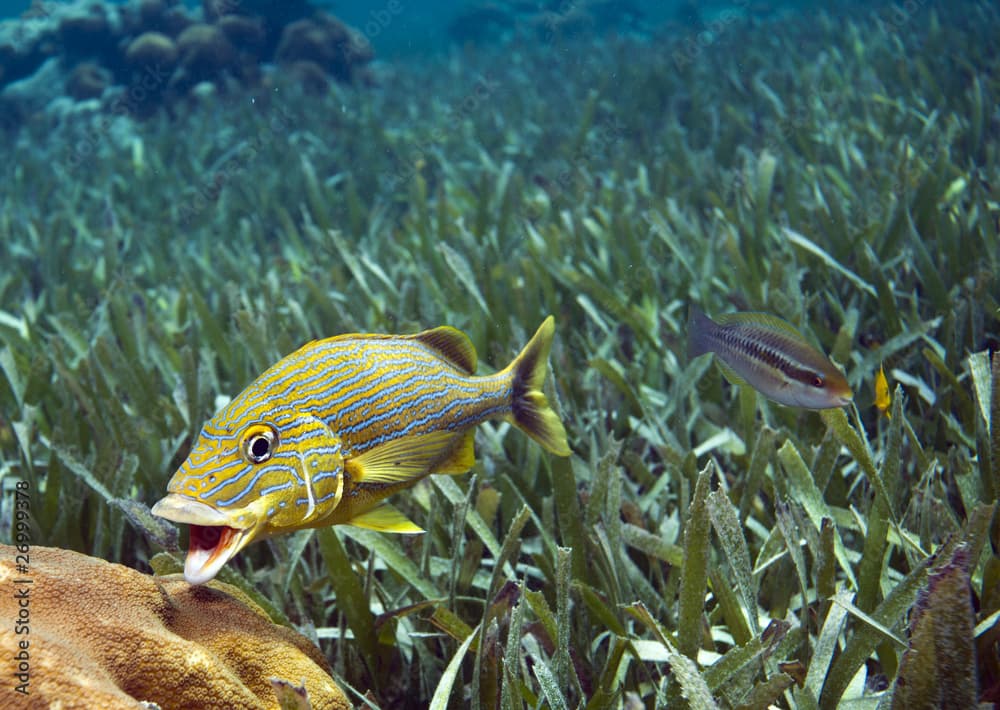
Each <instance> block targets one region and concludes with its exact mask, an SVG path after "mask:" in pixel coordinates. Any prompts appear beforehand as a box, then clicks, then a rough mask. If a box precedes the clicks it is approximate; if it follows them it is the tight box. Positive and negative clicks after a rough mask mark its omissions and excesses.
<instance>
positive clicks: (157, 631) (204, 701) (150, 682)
mask: <svg viewBox="0 0 1000 710" xmlns="http://www.w3.org/2000/svg"><path fill="white" fill-rule="evenodd" d="M14 560H15V549H14V548H12V547H7V546H0V580H3V581H4V583H5V586H7V587H8V588H9V587H11V586H12V585H15V586H16V584H17V583H16V582H15V580H16V579H19V578H21V577H29V578H30V579H31V586H30V588H29V591H28V592H27V593H28V594H29V599H30V606H29V607H27V609H28V611H27V613H28V614H29V621H28V624H29V626H28V628H30V634H20V635H18V634H15V633H14V628H13V626H11V625H5V626H4V628H3V629H2V630H0V649H2V653H3V655H4V656H5V657H7V658H13V657H15V656H16V655H17V654H18V653H20V652H22V651H24V652H25V655H26V659H22V660H25V663H26V667H29V668H30V673H26V675H28V676H30V677H29V678H28V680H27V682H28V683H29V684H30V686H29V687H30V694H29V695H27V696H24V695H20V694H18V693H10V696H11V697H10V703H11V704H5V707H11V708H14V707H40V706H41V707H46V706H48V707H55V706H58V705H62V706H66V707H70V706H72V707H95V708H96V707H100V708H107V709H113V708H135V707H137V706H138V703H139V702H142V701H144V702H146V703H155V704H156V705H157V706H159V707H161V708H179V707H197V708H233V707H240V708H267V707H278V701H277V699H276V696H275V690H274V688H273V687H272V682H271V679H272V678H275V677H276V678H280V679H283V680H287V681H290V682H292V683H295V684H302V685H304V686H305V689H306V692H307V693H308V699H309V701H310V703H311V704H312V707H314V708H329V709H330V710H335V709H340V708H348V707H350V703H349V702H348V701H347V698H346V697H345V696H344V694H343V692H342V691H341V690H340V688H338V687H337V685H336V684H335V683H334V682H333V679H332V678H331V677H330V673H329V668H328V666H327V663H326V660H325V659H324V658H323V655H322V654H321V653H320V651H319V649H317V648H316V647H315V646H313V645H312V644H311V643H310V642H309V641H308V640H306V639H305V638H304V637H303V636H301V635H299V634H297V633H295V632H294V631H292V630H291V629H288V628H286V627H283V626H278V625H276V624H273V623H272V622H271V620H270V619H269V618H268V617H267V616H266V615H265V613H264V612H263V611H262V610H261V609H260V608H259V607H257V606H256V605H255V604H254V603H253V602H252V601H250V600H249V599H248V598H247V597H246V596H245V595H243V594H242V593H241V592H240V591H239V590H237V589H235V588H234V587H230V586H228V585H225V584H218V583H213V584H212V585H211V586H209V587H192V586H191V585H189V584H187V583H186V582H185V581H184V580H183V579H182V578H181V577H180V576H176V577H175V576H173V575H171V576H169V577H163V578H160V577H152V576H149V575H145V574H141V573H139V572H137V571H135V570H133V569H130V568H128V567H124V566H122V565H117V564H111V563H108V562H105V561H104V560H99V559H96V558H93V557H87V556H85V555H81V554H79V553H77V552H70V551H68V550H61V549H58V548H48V547H33V548H31V553H30V567H29V569H30V575H24V574H23V573H18V572H16V571H15V565H14ZM20 586H24V585H23V584H21V585H20ZM19 588H20V587H19ZM23 608H24V607H23V606H22V607H19V606H18V601H17V600H16V599H15V597H14V596H13V595H12V594H4V595H3V597H2V599H0V615H2V616H3V618H5V619H18V618H19V616H18V615H19V613H24V612H22V611H21V609H23ZM22 628H23V625H22ZM22 641H27V642H28V645H27V647H25V646H23V645H19V644H20V642H22ZM18 701H22V704H20V705H19V704H18Z"/></svg>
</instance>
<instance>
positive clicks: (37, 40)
mask: <svg viewBox="0 0 1000 710" xmlns="http://www.w3.org/2000/svg"><path fill="white" fill-rule="evenodd" d="M50 58H57V59H58V60H59V67H60V69H61V70H62V71H63V72H64V73H63V74H62V76H61V77H60V79H59V81H58V84H59V85H60V86H64V87H65V92H64V93H65V95H68V96H70V97H72V98H74V99H77V100H86V99H94V98H99V97H103V99H104V101H105V107H106V108H110V107H112V106H114V102H115V98H116V96H117V95H121V94H126V95H128V94H130V92H136V90H137V89H136V87H139V86H141V87H142V92H141V93H142V97H143V98H142V99H141V100H133V101H132V102H131V104H132V105H133V107H132V110H131V111H130V112H131V113H132V114H133V115H136V116H145V115H149V114H150V113H152V112H153V110H155V109H156V108H157V107H158V106H159V105H161V104H163V103H169V102H171V101H175V100H178V99H181V98H183V97H184V96H186V95H187V94H188V93H189V92H192V91H193V90H194V89H195V87H197V86H198V85H199V84H201V83H203V82H211V83H212V84H214V85H216V86H218V87H227V86H230V85H233V84H236V85H242V86H245V87H249V88H253V87H256V86H258V85H259V84H260V82H261V80H262V78H263V77H264V76H265V74H266V73H267V72H268V71H271V72H275V71H278V72H282V73H284V74H287V76H289V77H292V78H293V79H294V78H299V77H301V78H302V81H303V82H304V85H305V87H306V88H307V89H308V90H311V91H316V90H321V89H322V88H323V87H326V86H328V84H327V83H326V82H325V81H324V80H323V78H322V77H317V76H316V75H315V71H313V69H315V68H317V67H318V68H319V69H320V70H321V71H322V72H323V74H325V76H326V77H330V78H333V79H337V80H339V81H345V82H349V81H353V80H355V79H356V78H359V77H360V78H361V79H367V74H365V73H364V72H362V73H360V74H359V70H361V69H362V68H363V67H364V66H365V65H366V64H367V63H369V62H370V61H371V60H372V58H373V52H372V49H371V46H370V45H369V44H368V42H367V40H366V39H365V38H364V37H363V36H362V35H361V34H360V33H358V32H356V31H355V30H353V29H351V28H349V27H348V26H347V25H345V24H343V23H342V22H340V21H339V20H338V19H336V18H335V17H333V16H332V15H329V14H327V13H324V12H321V11H318V10H316V9H315V8H314V7H312V6H311V5H310V4H309V3H308V2H292V3H273V2H233V1H232V0H205V2H204V3H203V7H202V8H200V10H199V9H196V10H193V11H192V10H188V9H187V8H185V7H184V6H182V5H181V4H179V3H178V2H176V0H131V2H128V3H125V4H123V5H119V6H113V5H112V6H108V5H102V4H93V3H86V4H84V3H82V2H78V3H69V4H66V5H52V6H49V5H47V4H46V5H44V6H41V9H39V10H38V11H37V12H32V13H31V16H30V17H22V18H20V19H16V20H8V21H4V22H0V112H2V113H5V114H7V115H8V116H19V115H26V114H30V113H32V112H34V111H36V110H37V107H36V106H34V105H33V104H34V103H37V101H30V102H28V103H29V104H31V105H25V102H24V101H23V98H24V97H23V96H22V97H15V96H14V95H13V94H11V93H10V92H9V91H8V87H9V86H10V85H11V84H12V83H14V82H18V81H22V80H28V79H30V78H31V77H32V76H33V75H34V74H35V73H36V72H37V71H39V70H40V68H41V67H42V66H43V65H44V64H45V62H46V60H48V59H50ZM304 61H305V62H312V63H313V64H314V65H315V66H314V67H310V71H307V72H303V71H302V70H301V67H296V68H294V69H291V70H290V67H289V65H292V64H298V63H300V62H304ZM276 64H277V65H279V66H275V65H276ZM280 65H283V66H280ZM150 77H153V79H152V80H150ZM109 87H117V91H111V92H106V91H105V89H107V88H109ZM198 91H199V92H200V91H203V89H199V90H198ZM14 93H17V92H14ZM22 93H23V92H22ZM46 104H47V105H49V106H51V105H53V104H52V101H51V97H50V99H49V100H48V101H47V102H46ZM60 105H62V104H60Z"/></svg>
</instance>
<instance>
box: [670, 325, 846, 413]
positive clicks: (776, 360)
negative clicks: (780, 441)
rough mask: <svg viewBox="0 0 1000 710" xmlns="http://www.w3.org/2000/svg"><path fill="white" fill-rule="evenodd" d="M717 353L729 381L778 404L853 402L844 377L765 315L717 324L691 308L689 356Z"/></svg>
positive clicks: (788, 327)
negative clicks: (748, 387)
mask: <svg viewBox="0 0 1000 710" xmlns="http://www.w3.org/2000/svg"><path fill="white" fill-rule="evenodd" d="M709 352H710V353H714V354H715V356H716V358H717V362H718V364H719V367H720V369H721V370H722V372H723V374H724V375H725V376H726V378H727V379H728V380H729V381H730V382H732V383H734V384H737V385H745V384H749V385H750V386H751V387H753V388H754V389H755V390H757V391H758V392H760V393H761V394H763V395H764V396H765V397H767V398H769V399H773V400H774V401H775V402H778V403H779V404H785V405H788V406H789V407H804V408H806V409H829V408H831V407H843V406H845V405H847V404H849V403H850V402H851V400H852V398H853V396H854V395H853V393H852V392H851V388H850V386H849V385H848V384H847V380H846V379H845V378H844V374H843V373H842V372H841V371H840V370H838V369H837V366H836V365H834V364H833V363H832V362H830V359H829V358H828V357H826V356H825V355H823V353H821V352H819V351H818V350H816V349H815V348H814V347H813V346H811V345H810V344H809V343H808V342H806V339H805V338H804V337H803V336H802V334H801V333H799V331H797V330H796V329H795V328H793V327H792V326H791V325H790V324H789V323H787V322H785V321H783V320H782V319H780V318H777V317H775V316H772V315H768V314H766V313H730V314H728V315H725V316H722V317H720V318H719V319H718V322H716V321H713V320H712V319H711V318H709V317H708V316H706V315H705V314H704V313H703V312H702V310H701V309H700V308H698V307H697V306H694V305H692V306H691V308H690V310H689V312H688V354H689V355H690V356H691V357H697V356H699V355H704V354H705V353H709Z"/></svg>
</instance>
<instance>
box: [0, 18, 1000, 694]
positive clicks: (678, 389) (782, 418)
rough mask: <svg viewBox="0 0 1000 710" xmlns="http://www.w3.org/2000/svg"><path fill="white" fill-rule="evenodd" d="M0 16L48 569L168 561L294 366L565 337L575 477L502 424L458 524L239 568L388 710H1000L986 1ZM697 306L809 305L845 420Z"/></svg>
mask: <svg viewBox="0 0 1000 710" xmlns="http://www.w3.org/2000/svg"><path fill="white" fill-rule="evenodd" d="M0 17H2V18H3V21H2V22H0V489H2V496H0V541H2V542H9V541H13V540H14V530H15V521H16V507H15V500H16V493H17V491H18V490H20V489H19V488H18V486H19V485H21V484H23V486H24V487H25V488H26V489H28V490H30V492H31V493H30V501H31V503H30V524H31V544H32V545H34V546H39V547H41V546H52V547H59V548H64V549H67V550H74V551H78V552H81V553H85V554H87V555H91V556H94V557H97V558H102V559H105V560H109V561H112V562H116V563H121V564H124V565H127V566H129V567H131V568H134V569H137V570H139V571H141V572H145V573H150V572H155V573H156V574H158V575H170V574H175V573H177V572H179V571H180V569H181V568H182V567H183V559H184V554H185V545H186V543H185V538H186V535H187V533H186V531H184V530H182V529H178V528H175V527H174V526H172V525H170V524H168V523H167V522H166V521H163V520H161V519H159V518H155V517H153V516H151V515H150V513H149V506H150V505H152V504H153V503H154V502H155V501H156V500H158V499H159V498H160V497H162V496H163V494H164V492H165V487H166V484H167V481H168V480H169V479H170V477H171V475H172V474H173V473H174V472H175V471H176V470H177V468H178V467H179V466H180V465H181V463H182V462H183V461H184V459H185V458H186V457H187V455H188V453H189V451H190V450H191V447H192V444H193V442H194V441H195V439H196V437H197V435H198V432H199V431H200V430H201V427H202V425H203V424H204V422H205V421H206V420H207V419H208V418H209V417H211V416H212V415H213V413H215V412H216V411H217V410H218V409H219V408H220V407H221V406H223V405H224V404H225V403H226V402H228V401H229V398H231V397H233V396H235V395H237V394H238V393H239V392H240V391H241V390H242V389H243V388H244V387H246V386H247V385H248V384H249V383H250V382H252V381H253V380H254V378H255V377H256V376H257V375H258V374H259V373H261V372H262V371H263V370H264V369H265V368H267V367H268V366H270V365H271V364H273V363H274V362H276V361H277V360H279V359H280V358H281V357H283V356H284V355H286V354H288V353H290V352H292V351H293V350H295V349H296V348H298V347H299V346H301V345H302V344H304V343H306V342H308V341H310V340H312V339H316V338H321V337H326V336H331V335H336V334H340V333H352V332H362V333H363V332H375V333H413V332H417V331H419V330H422V329H425V328H431V327H434V326H438V325H442V324H448V325H452V326H454V327H456V328H458V329H459V330H461V331H463V332H464V333H466V334H467V335H468V336H469V338H470V339H471V340H472V342H473V343H474V345H475V346H476V349H477V351H478V353H479V361H480V363H481V364H480V370H479V371H480V372H481V373H483V372H491V371H493V369H496V368H501V367H503V366H504V365H506V364H507V363H508V362H510V360H511V358H512V357H513V356H514V355H515V354H516V353H517V351H518V349H519V348H520V347H521V346H522V345H523V344H524V343H525V342H527V340H528V338H529V337H530V335H531V333H533V332H534V331H535V328H537V327H538V325H539V323H541V322H542V321H543V319H544V318H545V317H546V316H548V315H550V314H552V315H554V316H555V322H556V335H555V344H554V346H553V349H552V353H551V360H550V373H551V374H550V380H549V383H548V384H547V385H546V394H547V396H548V398H549V400H550V401H551V402H552V403H553V406H554V408H555V409H556V410H557V411H558V412H559V414H560V416H561V417H562V419H563V421H564V422H565V424H566V429H567V432H568V434H569V443H570V446H571V448H572V450H573V456H572V457H570V458H568V459H562V458H555V457H551V456H549V455H547V454H545V453H544V452H542V451H541V450H540V449H539V447H538V446H537V445H536V444H534V443H533V442H531V441H530V440H528V439H527V437H524V436H521V435H519V434H518V433H516V432H515V433H512V432H511V430H512V427H510V426H509V425H508V424H506V423H502V422H501V423H488V424H485V425H483V426H481V427H479V429H478V430H477V433H476V442H475V443H476V458H477V463H476V465H475V467H474V468H473V470H472V471H471V472H470V473H468V474H465V475H464V476H457V477H450V476H437V475H435V476H429V477H428V478H427V479H426V480H424V481H422V482H421V483H419V484H418V485H417V486H416V487H414V488H412V489H410V490H408V491H403V492H401V493H398V494H396V495H395V496H393V498H392V503H393V504H394V505H395V506H396V507H398V508H399V509H400V510H402V511H404V512H405V514H406V515H407V517H409V518H410V519H412V520H414V521H415V522H416V523H417V524H419V525H420V527H422V528H423V529H424V530H426V531H427V532H426V533H425V534H424V535H421V536H413V537H401V536H390V535H385V534H381V533H377V532H373V531H371V530H365V529H361V528H355V527H350V526H346V525H342V526H337V527H336V528H332V529H330V528H327V529H325V530H321V531H313V530H305V531H299V532H296V533H294V534H292V535H288V536H285V537H278V538H274V539H271V540H269V541H267V542H266V543H262V544H258V545H255V546H253V547H249V548H247V549H246V550H244V551H243V552H242V553H240V555H239V556H238V557H237V558H236V559H235V560H233V561H232V562H231V563H230V564H229V565H228V566H227V568H225V569H224V570H223V573H222V574H220V579H222V580H223V581H226V582H229V583H230V584H233V585H236V586H238V587H240V588H241V589H243V590H244V592H245V593H246V594H247V595H249V596H250V598H252V599H253V600H254V601H255V602H256V603H257V604H259V605H260V606H261V607H262V608H263V609H264V610H265V612H266V613H267V614H268V616H269V618H270V619H271V620H273V621H274V622H275V623H277V624H281V625H287V626H289V627H291V628H294V629H296V630H297V631H299V632H301V633H302V634H304V635H305V636H306V637H307V638H308V639H310V640H311V641H312V642H313V643H314V644H315V645H317V646H318V647H319V649H320V650H321V652H322V655H323V656H324V657H325V658H326V659H327V661H328V662H329V664H330V666H331V667H332V671H333V677H334V678H335V679H336V681H337V683H338V685H340V687H342V688H343V689H344V690H345V692H346V693H347V696H348V697H349V698H350V700H351V702H352V703H355V704H357V705H359V706H363V707H385V708H390V707H391V708H397V707H413V708H418V707H428V706H432V707H435V708H438V707H440V708H444V707H469V706H471V707H484V708H491V707H503V708H514V707H518V708H520V707H549V708H563V707H587V708H612V707H613V708H623V707H627V708H630V709H631V708H639V707H648V708H652V707H667V706H669V707H684V706H685V705H688V706H691V707H697V708H711V707H723V708H737V707H766V706H767V705H768V704H773V705H776V706H778V707H788V708H791V707H795V708H799V707H801V708H815V707H820V708H834V707H857V708H873V709H874V708H878V707H883V706H885V707H907V708H910V707H937V706H939V705H941V704H942V703H943V704H951V706H954V707H975V706H976V704H977V703H993V702H1000V650H998V649H1000V520H998V515H997V498H998V494H1000V355H997V352H998V350H1000V276H998V269H1000V237H998V233H1000V164H998V158H1000V155H998V147H1000V44H998V42H997V38H998V37H1000V8H998V6H997V4H996V3H995V2H988V1H986V0H978V1H976V0H964V1H961V2H935V1H934V0H906V1H905V2H874V3H861V2H830V3H818V2H794V3H793V2H777V1H767V0H736V1H735V2H731V3H722V2H719V3H697V2H654V1H653V0H645V1H643V0H552V1H549V0H510V1H507V2H504V1H501V0H494V1H483V2H479V1H472V0H469V1H460V0H448V2H435V3H430V2H424V3H412V2H409V0H376V1H375V2H371V3H358V2H333V3H327V4H324V3H314V4H312V3H308V2H304V1H302V2H271V1H267V0H205V1H204V2H200V3H188V4H181V3H176V2H171V1H169V0H131V1H129V2H121V3H102V2H95V1H93V0H87V1H84V2H70V3H57V2H45V1H41V2H34V3H32V4H30V5H29V4H28V3H23V2H22V3H12V2H4V3H0ZM692 305H698V306H700V307H701V308H703V309H704V310H705V311H706V312H708V313H709V314H711V315H717V314H719V315H721V314H724V313H729V312H733V311H763V312H767V313H771V314H775V315H778V316H781V317H782V318H784V319H785V320H787V321H789V322H790V323H791V324H792V325H794V326H795V327H796V328H797V329H798V330H800V331H801V332H802V333H804V334H805V336H806V338H807V339H808V340H809V341H810V342H811V343H812V344H813V345H815V346H816V347H817V348H818V349H820V350H821V351H823V352H824V353H827V354H829V355H830V356H831V357H832V359H833V360H834V361H836V362H837V363H838V364H839V365H841V366H842V367H843V369H844V371H845V374H846V378H847V382H848V383H849V385H850V387H851V388H852V390H853V392H854V401H853V404H851V405H850V406H848V407H845V408H843V409H829V410H823V411H822V412H814V411H808V410H802V409H796V408H791V407H784V406H781V405H777V404H774V403H772V402H769V401H767V400H765V399H764V398H763V397H761V396H759V395H758V394H757V393H755V392H754V390H753V389H752V388H750V387H745V386H743V387H740V386H734V385H733V384H731V383H730V382H729V381H727V380H726V379H725V377H723V376H722V374H721V373H720V372H719V370H718V369H717V368H716V367H715V366H714V365H713V364H712V361H711V359H710V358H697V359H691V358H689V357H688V354H687V352H688V351H687V333H686V322H687V316H688V311H689V307H690V306H692ZM880 369H882V370H884V373H885V374H886V375H887V376H888V385H889V390H888V392H889V395H890V396H889V397H888V401H885V400H883V399H880V400H879V404H878V406H876V404H877V403H876V392H875V390H874V382H875V378H876V375H877V373H879V371H880ZM10 633H11V632H10V630H9V629H6V628H5V629H0V640H4V638H5V637H4V636H3V634H8V637H9V635H10ZM35 672H36V674H37V673H40V672H41V671H39V670H36V671H35ZM292 680H294V679H292ZM0 697H2V696H0ZM164 707H166V706H164Z"/></svg>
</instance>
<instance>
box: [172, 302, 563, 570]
mask: <svg viewBox="0 0 1000 710" xmlns="http://www.w3.org/2000/svg"><path fill="white" fill-rule="evenodd" d="M554 330H555V326H554V321H553V319H552V317H551V316H549V317H548V318H547V319H546V320H545V322H543V323H542V325H541V327H539V329H538V331H537V332H536V333H535V335H534V336H533V337H532V338H531V341H530V342H529V343H528V344H527V345H526V346H525V347H524V349H523V350H522V351H521V353H520V354H519V355H518V356H517V357H516V358H515V359H514V361H513V362H512V363H511V364H510V365H508V366H507V367H506V368H505V369H504V370H502V371H500V372H498V373H496V374H494V375H488V376H485V377H474V376H473V373H474V372H475V370H476V351H475V348H474V347H473V346H472V343H471V342H470V341H469V339H468V338H467V337H466V336H465V335H464V334H463V333H461V332H460V331H458V330H455V329H454V328H450V327H447V326H442V327H440V328H434V329H432V330H426V331H424V332H422V333H417V334H416V335H375V334H351V335H341V336H337V337H334V338H328V339H326V340H318V341H314V342H312V343H309V344H308V345H306V346H304V347H302V348H301V349H300V350H297V351H296V352H294V353H292V354H291V355H288V356H287V357H285V358H284V359H282V360H281V361H279V362H278V363H276V364H275V365H273V366H272V367H271V368H270V369H268V370H267V371H265V372H264V373H263V374H262V375H261V376H260V377H258V378H257V380H255V381H254V382H253V383H252V384H251V385H250V386H249V387H247V388H246V389H245V390H244V391H243V392H241V393H240V394H239V395H238V396H237V397H236V398H235V399H233V400H232V402H230V403H229V405H228V406H226V407H225V408H223V409H222V410H221V411H219V412H218V413H217V414H216V415H215V416H214V417H212V419H211V420H210V421H208V422H207V423H206V424H205V426H204V428H203V429H202V432H201V435H200V436H199V438H198V440H197V442H196V443H195V446H194V447H193V449H192V450H191V453H190V454H189V455H188V458H187V460H185V461H184V463H183V464H182V465H181V467H180V469H178V471H177V472H176V473H175V474H174V476H173V478H171V479H170V482H169V483H168V484H167V495H166V496H165V497H164V498H163V499H161V500H160V501H159V502H158V503H156V505H155V506H153V513H155V514H156V515H159V516H161V517H164V518H167V519H169V520H172V521H174V522H177V523H187V524H189V525H190V526H191V536H190V538H191V539H190V546H189V550H188V556H187V560H186V561H185V565H184V576H185V578H186V579H187V580H188V581H189V582H191V583H192V584H202V583H204V582H207V581H208V580H210V579H212V578H213V577H214V576H215V575H216V574H217V573H218V571H219V570H220V569H221V568H222V566H223V565H224V564H225V563H226V562H227V561H228V560H230V559H231V558H232V557H233V555H235V554H236V553H238V552H239V551H240V550H242V549H243V548H244V547H246V546H247V545H248V544H250V543H251V542H253V541H255V540H261V539H264V538H268V537H272V536H274V535H280V534H284V533H288V532H292V531H294V530H300V529H303V528H316V527H322V526H325V525H337V524H344V523H346V524H351V525H358V526H361V527H367V528H372V529H375V530H383V531H386V532H397V533H419V532H422V531H421V530H420V528H418V527H417V526H416V525H415V524H414V523H413V522H411V521H410V520H408V519H407V518H406V517H405V516H404V515H403V514H402V513H400V512H399V511H398V510H396V509H395V508H393V507H392V506H390V505H389V504H388V503H385V502H383V499H384V498H386V497H387V496H389V495H391V494H393V493H395V492H397V491H399V490H402V489H404V488H408V487H410V486H412V485H414V484H415V483H416V482H417V481H419V480H420V479H421V478H423V477H424V476H427V475H428V474H431V473H445V474H459V473H464V472H466V471H468V470H469V468H471V467H472V465H473V464H474V463H475V454H474V451H473V435H474V427H475V426H476V425H477V424H479V423H481V422H483V421H485V420H487V419H506V420H509V421H511V422H513V423H514V424H515V425H516V426H517V427H519V428H520V429H521V430H522V431H524V432H525V433H526V434H527V435H528V436H530V437H532V438H533V439H535V441H537V442H538V443H539V444H541V445H542V446H543V447H544V448H545V449H547V450H548V451H550V452H552V453H554V454H557V455H559V456H568V455H569V454H570V449H569V446H568V444H567V442H566V431H565V429H564V428H563V425H562V422H561V421H560V420H559V417H558V416H557V415H556V413H555V412H554V411H553V410H552V409H551V407H550V406H549V404H548V401H547V400H546V397H545V395H544V394H543V393H542V391H541V386H542V382H543V381H544V379H545V372H546V363H547V361H548V356H549V350H550V348H551V346H552V337H553V332H554Z"/></svg>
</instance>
